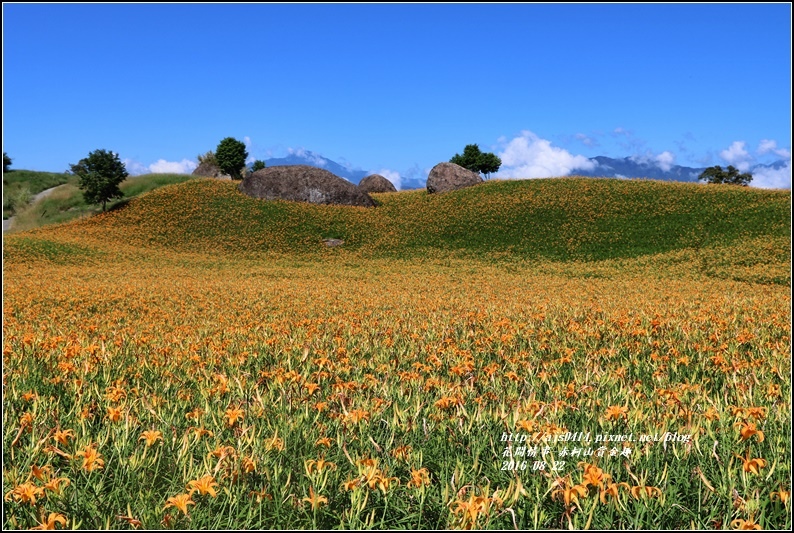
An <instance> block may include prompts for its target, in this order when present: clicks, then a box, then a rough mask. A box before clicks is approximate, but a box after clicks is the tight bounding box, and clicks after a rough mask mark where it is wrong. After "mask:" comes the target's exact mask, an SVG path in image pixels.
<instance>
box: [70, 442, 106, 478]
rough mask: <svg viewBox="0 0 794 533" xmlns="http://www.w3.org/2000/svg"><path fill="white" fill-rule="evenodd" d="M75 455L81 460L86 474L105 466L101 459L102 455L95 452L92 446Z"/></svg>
mask: <svg viewBox="0 0 794 533" xmlns="http://www.w3.org/2000/svg"><path fill="white" fill-rule="evenodd" d="M75 455H76V456H78V457H82V458H83V468H84V469H85V470H87V471H88V472H93V471H94V470H96V469H98V468H103V467H104V466H105V460H104V459H102V454H101V453H99V452H98V451H97V450H96V448H95V445H93V444H89V445H88V446H86V447H85V449H83V450H81V451H79V452H77V453H76V454H75Z"/></svg>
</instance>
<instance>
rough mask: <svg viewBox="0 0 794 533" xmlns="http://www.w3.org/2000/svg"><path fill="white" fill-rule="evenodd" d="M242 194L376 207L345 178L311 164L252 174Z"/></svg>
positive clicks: (241, 187) (263, 170)
mask: <svg viewBox="0 0 794 533" xmlns="http://www.w3.org/2000/svg"><path fill="white" fill-rule="evenodd" d="M240 191H241V192H243V193H244V194H247V195H248V196H252V197H254V198H263V199H265V200H277V199H281V200H291V201H293V202H307V203H312V204H338V205H357V206H363V207H373V206H374V205H375V202H374V201H373V200H372V198H370V197H369V195H368V194H367V193H365V192H363V191H361V190H359V189H358V187H356V186H355V185H353V184H352V183H350V182H349V181H347V180H346V179H344V178H340V177H339V176H337V175H336V174H333V173H331V172H328V171H327V170H324V169H321V168H316V167H310V166H308V165H282V166H275V167H269V168H263V169H261V170H257V171H256V172H252V173H251V174H249V175H248V176H247V177H246V178H245V179H244V180H243V181H242V183H240Z"/></svg>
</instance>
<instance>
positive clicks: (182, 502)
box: [163, 494, 196, 516]
mask: <svg viewBox="0 0 794 533" xmlns="http://www.w3.org/2000/svg"><path fill="white" fill-rule="evenodd" d="M188 505H196V502H194V501H193V500H192V499H191V498H190V494H177V495H176V496H171V497H170V498H168V500H166V504H165V507H163V509H164V510H165V509H168V508H169V507H176V508H177V509H179V510H180V511H182V512H183V513H184V514H185V516H187V506H188Z"/></svg>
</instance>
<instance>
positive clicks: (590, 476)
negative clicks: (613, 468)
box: [582, 464, 612, 489]
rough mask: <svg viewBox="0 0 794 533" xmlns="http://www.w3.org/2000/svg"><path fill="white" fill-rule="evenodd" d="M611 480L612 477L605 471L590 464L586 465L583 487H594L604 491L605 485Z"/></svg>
mask: <svg viewBox="0 0 794 533" xmlns="http://www.w3.org/2000/svg"><path fill="white" fill-rule="evenodd" d="M609 479H612V476H610V475H609V474H605V473H604V471H603V470H601V469H600V468H598V467H597V466H595V465H590V464H586V465H585V467H584V475H583V476H582V485H584V486H585V487H586V486H588V485H592V486H593V487H598V488H599V489H602V488H604V483H606V482H607V481H608V480H609Z"/></svg>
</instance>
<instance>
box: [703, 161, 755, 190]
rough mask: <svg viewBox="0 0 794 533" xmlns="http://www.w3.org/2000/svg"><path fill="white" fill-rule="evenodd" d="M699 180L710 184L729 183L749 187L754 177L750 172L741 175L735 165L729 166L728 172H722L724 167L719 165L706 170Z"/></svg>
mask: <svg viewBox="0 0 794 533" xmlns="http://www.w3.org/2000/svg"><path fill="white" fill-rule="evenodd" d="M698 180H701V181H706V182H708V183H728V184H731V185H744V186H747V185H748V184H749V183H750V182H751V181H752V180H753V175H752V174H750V173H749V172H744V173H740V172H739V169H737V168H735V167H734V166H733V165H728V168H727V169H726V170H722V167H720V166H719V165H717V166H714V167H709V168H707V169H706V170H704V171H703V173H702V174H700V176H699V177H698Z"/></svg>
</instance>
